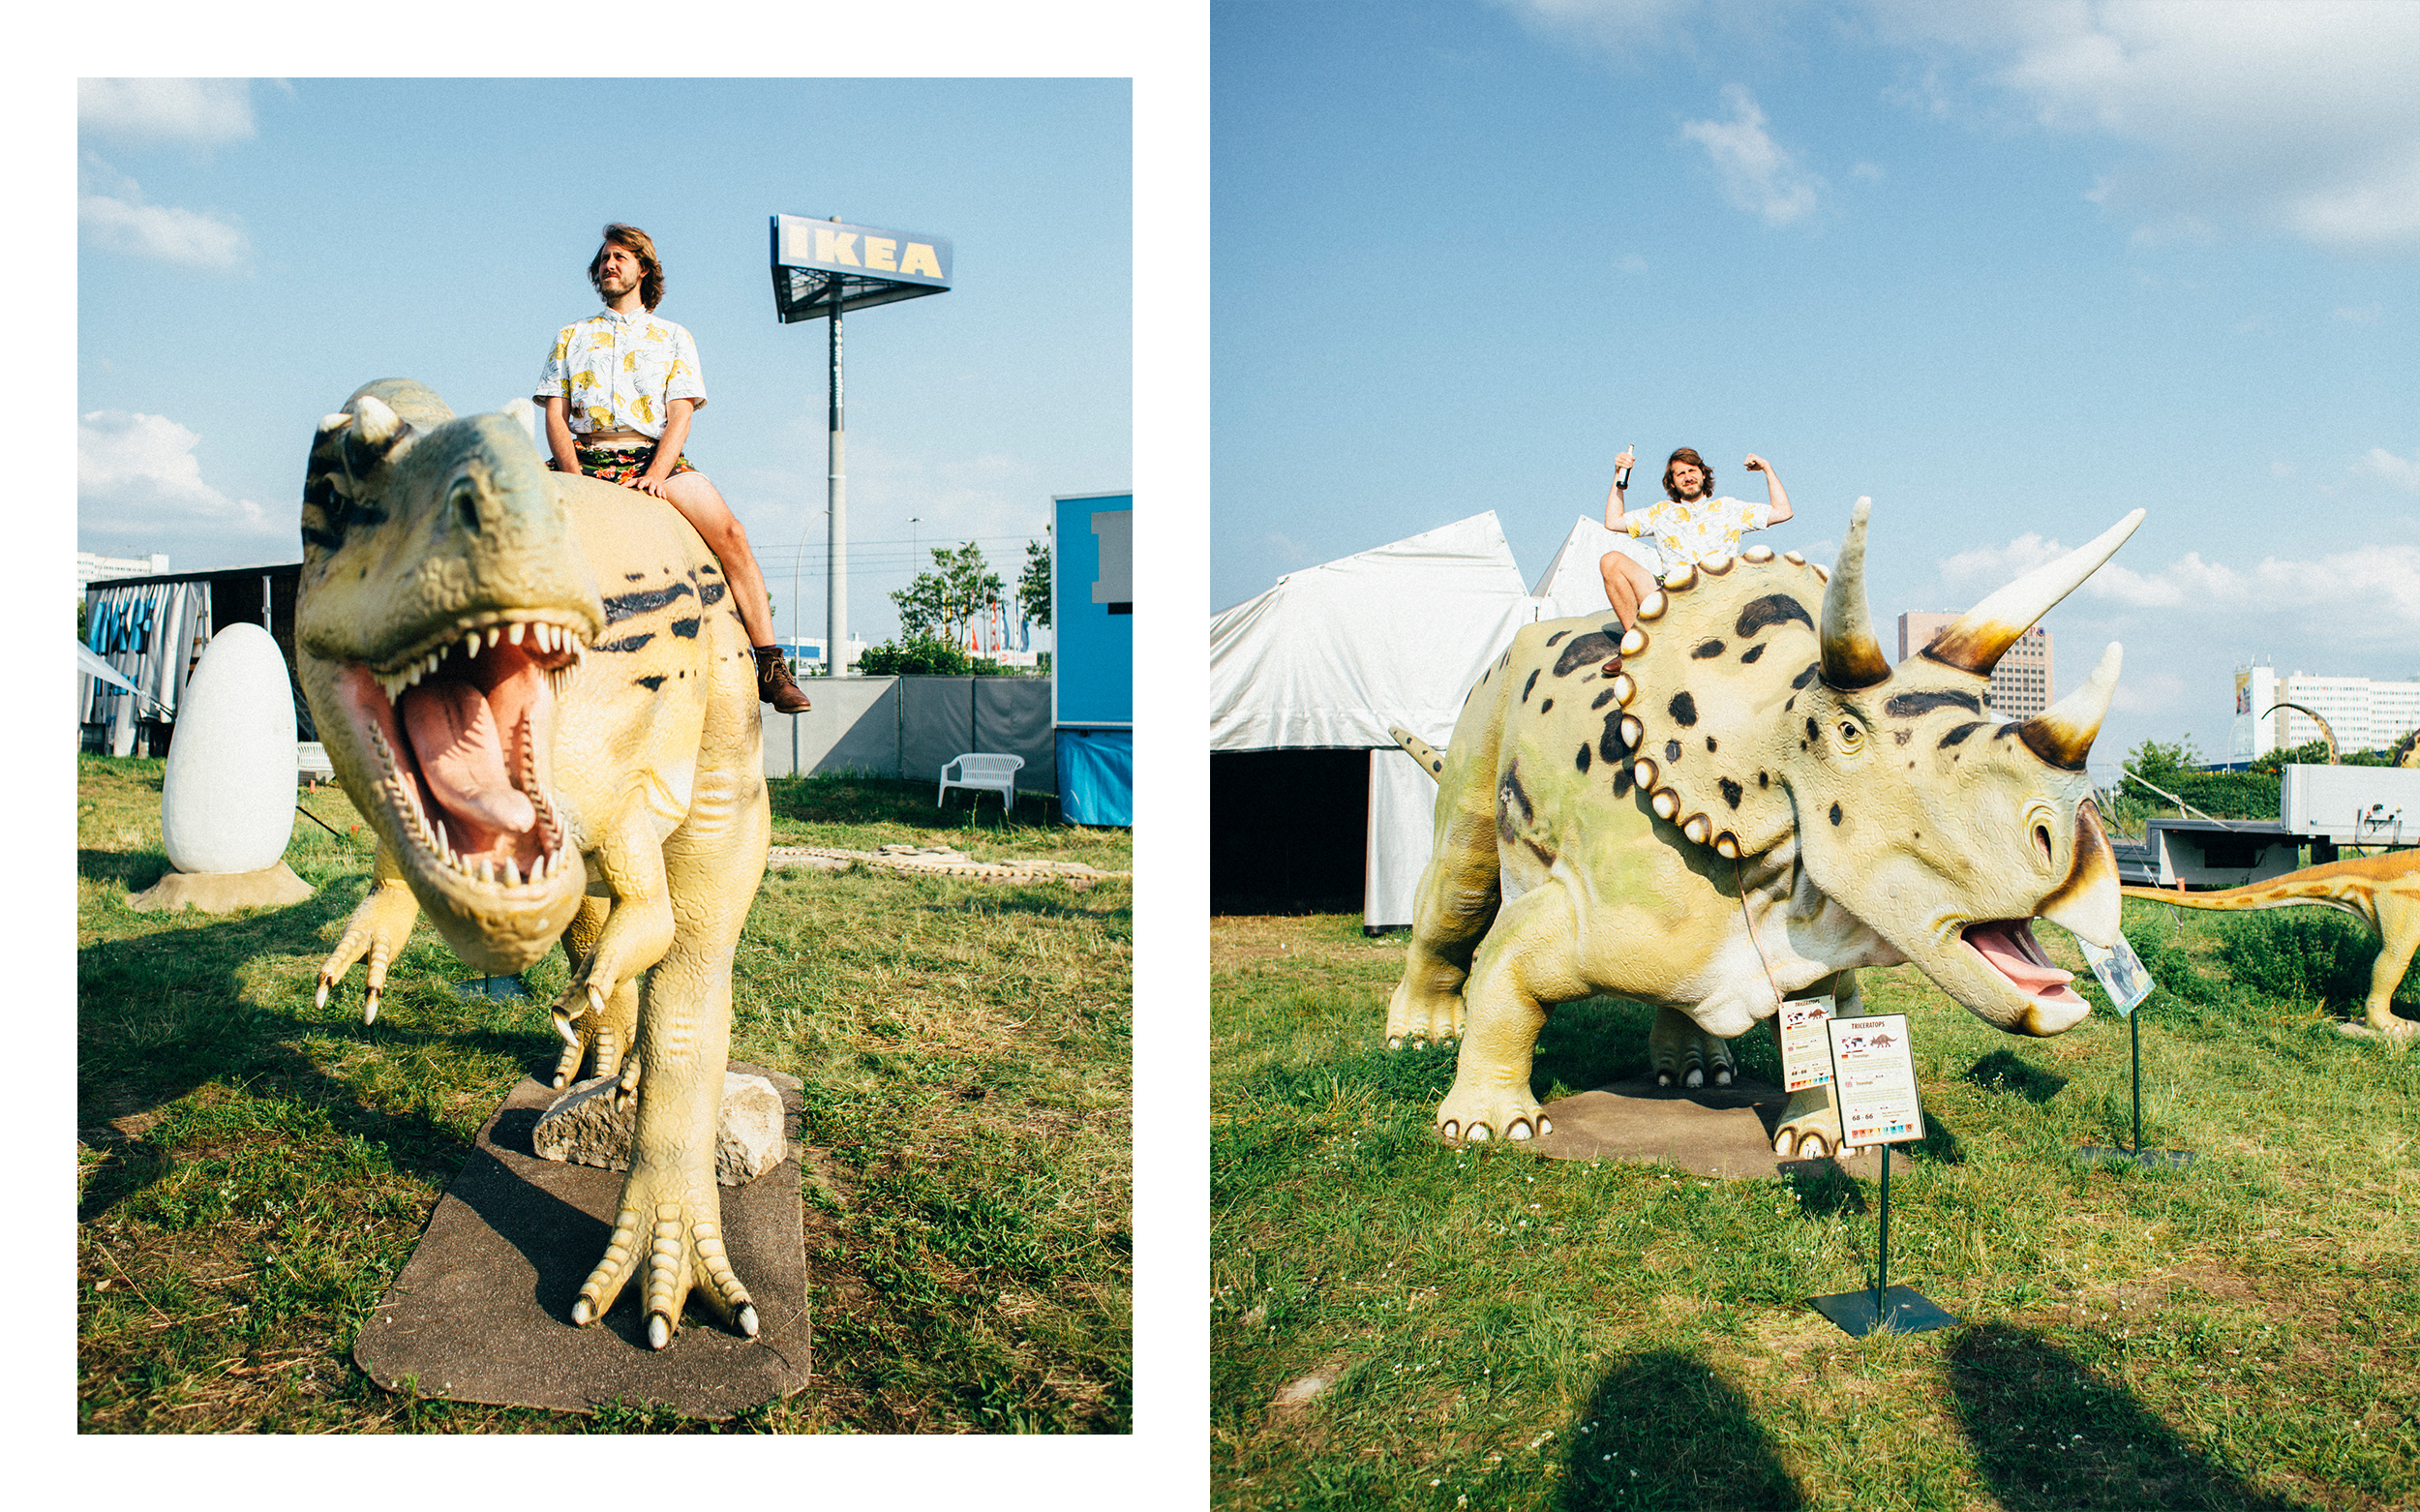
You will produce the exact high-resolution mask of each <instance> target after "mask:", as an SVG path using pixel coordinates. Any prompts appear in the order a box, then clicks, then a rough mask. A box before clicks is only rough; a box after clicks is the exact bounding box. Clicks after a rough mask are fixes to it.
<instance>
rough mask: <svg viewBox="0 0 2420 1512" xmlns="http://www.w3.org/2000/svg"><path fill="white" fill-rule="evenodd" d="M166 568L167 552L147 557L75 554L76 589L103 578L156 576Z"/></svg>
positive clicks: (81, 589)
mask: <svg viewBox="0 0 2420 1512" xmlns="http://www.w3.org/2000/svg"><path fill="white" fill-rule="evenodd" d="M167 570H168V554H167V553H166V552H164V551H161V552H153V553H152V554H151V555H150V556H148V557H96V556H94V555H93V554H92V553H91V552H88V551H79V552H77V553H76V591H77V592H79V593H80V592H82V591H83V590H84V585H86V584H88V583H93V582H96V581H99V580H100V579H103V578H141V577H157V576H159V575H160V574H161V573H163V572H166V571H167Z"/></svg>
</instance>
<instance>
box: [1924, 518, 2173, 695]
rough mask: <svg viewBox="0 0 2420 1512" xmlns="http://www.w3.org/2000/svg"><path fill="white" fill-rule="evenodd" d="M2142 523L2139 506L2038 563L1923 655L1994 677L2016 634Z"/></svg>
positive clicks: (2091, 571)
mask: <svg viewBox="0 0 2420 1512" xmlns="http://www.w3.org/2000/svg"><path fill="white" fill-rule="evenodd" d="M2142 523H2143V512H2142V511H2141V510H2139V509H2137V510H2135V511H2134V512H2133V514H2130V515H2128V516H2127V517H2126V518H2125V519H2123V520H2120V521H2119V522H2118V523H2117V524H2115V525H2113V526H2111V527H2109V528H2108V529H2105V530H2103V531H2102V532H2101V534H2100V535H2099V536H2097V537H2096V538H2094V539H2093V540H2091V541H2090V542H2087V543H2086V544H2084V545H2082V546H2079V547H2077V548H2076V549H2075V550H2073V551H2072V552H2069V553H2068V554H2067V555H2066V556H2064V557H2062V558H2060V559H2058V560H2056V561H2051V562H2044V563H2043V564H2042V565H2041V566H2039V567H2036V568H2035V569H2034V570H2033V571H2031V572H2028V573H2027V574H2025V575H2024V576H2023V577H2021V578H2019V579H2017V580H2016V581H2015V582H2013V583H2012V584H2010V585H2009V586H2008V587H2006V588H2004V589H2002V590H2000V591H1999V592H1997V593H1994V594H1992V595H1991V596H1990V597H1989V598H1986V599H1984V600H1983V601H1982V602H1981V603H1980V604H1977V605H1976V606H1975V607H1974V608H1972V609H1970V610H1968V611H1967V612H1966V613H1964V614H1962V615H1960V616H1958V618H1957V620H1956V621H1955V622H1954V623H1952V624H1951V626H1950V627H1949V628H1948V629H1946V630H1944V631H1942V632H1941V633H1940V634H1939V635H1936V636H1934V637H1933V641H1932V644H1931V645H1930V646H1927V647H1925V648H1924V654H1925V655H1927V656H1930V657H1931V658H1932V659H1933V660H1935V661H1937V662H1941V663H1942V664H1944V665H1945V666H1951V667H1955V668H1957V669H1959V670H1960V671H1962V672H1976V673H1981V675H1982V676H1984V677H1989V676H1991V669H1992V668H1993V667H1995V666H1998V665H1999V663H2000V657H2001V655H2002V654H2003V653H2004V652H2006V651H2007V650H2008V649H2009V648H2010V647H2012V646H2014V645H2015V644H2016V640H2017V637H2018V636H2020V635H2023V634H2024V633H2025V632H2026V631H2027V630H2030V629H2032V628H2033V627H2034V621H2035V620H2039V619H2041V618H2042V616H2043V615H2046V614H2048V613H2049V612H2050V606H2051V605H2053V604H2056V603H2057V602H2058V601H2059V600H2060V599H2062V598H2065V597H2067V595H2068V594H2070V593H2072V592H2073V591H2075V589H2076V586H2077V585H2078V584H2080V583H2082V582H2083V581H2084V580H2085V579H2086V578H2088V577H2091V576H2092V575H2093V574H2094V573H2095V572H2097V571H2099V570H2100V569H2101V564H2102V562H2104V561H2107V560H2108V559H2110V558H2111V557H2112V556H2114V555H2116V553H2117V549H2118V548H2119V547H2120V546H2123V545H2125V544H2126V538H2127V537H2128V536H2130V535H2132V534H2133V533H2134V527H2136V526H2138V525H2140V524H2142Z"/></svg>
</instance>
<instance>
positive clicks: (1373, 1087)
mask: <svg viewBox="0 0 2420 1512" xmlns="http://www.w3.org/2000/svg"><path fill="white" fill-rule="evenodd" d="M2251 917H2252V918H2253V919H2254V920H2259V921H2262V922H2260V923H2257V924H2254V923H2249V922H2235V921H2232V920H2230V919H2229V918H2227V917H2226V916H2213V915H2206V914H2193V913H2180V914H2179V915H2178V916H2177V917H2176V918H2174V919H2171V917H2170V914H2169V910H2167V909H2166V908H2165V907H2164V906H2163V905H2159V904H2150V903H2146V904H2137V903H2129V904H2128V905H2127V920H2128V930H2129V933H2130V936H2132V937H2133V939H2134V940H2135V942H2136V947H2137V950H2138V951H2139V952H2140V953H2142V954H2143V955H2144V957H2145V959H2146V961H2147V962H2148V964H2149V965H2150V966H2151V968H2152V970H2153V972H2154V975H2155V977H2156V978H2157V979H2158V980H2159V981H2160V982H2161V983H2163V990H2162V991H2160V992H2157V993H2155V994H2154V995H2153V997H2152V998H2151V999H2150V1000H2148V1001H2147V1002H2146V1003H2145V1004H2144V1005H2143V1007H2142V1009H2141V1010H2140V1013H2142V1015H2143V1018H2144V1022H2143V1045H2142V1060H2143V1112H2144V1119H2145V1125H2146V1128H2145V1141H2146V1143H2147V1144H2148V1145H2149V1146H2151V1147H2155V1148H2157V1147H2168V1148H2182V1149H2191V1150H2193V1151H2195V1152H2197V1153H2198V1156H2199V1159H2198V1161H2197V1162H2196V1163H2195V1164H2193V1165H2192V1166H2190V1167H2188V1168H2186V1169H2183V1170H2178V1171H2152V1170H2134V1169H2131V1168H2128V1169H2117V1168H2103V1169H2086V1168H2082V1167H2079V1166H2078V1165H2077V1164H2074V1163H2073V1162H2072V1161H2071V1159H2070V1155H2069V1152H2070V1150H2071V1149H2072V1147H2073V1146H2075V1145H2078V1144H2084V1143H2098V1144H2110V1143H2123V1142H2125V1140H2126V1139H2127V1137H2128V1135H2129V1134H2130V1133H2131V1127H2130V1119H2131V1104H2130V1100H2129V1087H2130V1082H2129V1079H2128V1057H2127V1029H2126V1025H2125V1023H2124V1021H2123V1020H2121V1019H2119V1018H2117V1017H2115V1016H2114V1015H2112V1014H2110V1013H2108V1010H2107V1006H2106V1004H2105V1002H2104V1001H2102V999H2101V998H2100V997H2099V995H2098V988H2097V987H2094V986H2091V985H2089V979H2086V981H2087V992H2088V995H2090V996H2092V997H2093V998H2094V1002H2095V1005H2096V1012H2095V1013H2094V1015H2093V1016H2092V1017H2091V1018H2090V1019H2088V1020H2086V1021H2085V1022H2084V1023H2083V1024H2081V1025H2079V1026H2078V1027H2077V1028H2075V1029H2074V1030H2072V1031H2071V1032H2069V1033H2068V1034H2066V1035H2064V1036H2061V1037H2059V1038H2057V1039H2052V1040H2017V1039H2012V1038H2009V1037H2006V1036H2003V1035H2001V1034H2000V1033H1998V1032H1997V1031H1995V1030H1993V1029H1990V1028H1989V1027H1987V1026H1985V1025H1983V1024H1982V1023H1981V1022H1980V1021H1978V1020H1977V1019H1975V1018H1974V1017H1973V1016H1972V1015H1971V1014H1969V1013H1967V1012H1966V1011H1965V1010H1963V1009H1961V1008H1959V1007H1957V1006H1956V1005H1955V1004H1954V1003H1952V1002H1951V1000H1950V999H1949V998H1948V997H1947V996H1946V995H1944V994H1943V993H1942V992H1941V991H1940V990H1939V989H1938V988H1936V987H1934V986H1933V985H1932V984H1931V983H1929V982H1928V981H1927V980H1925V979H1924V978H1923V977H1921V975H1920V974H1918V973H1917V972H1915V971H1914V970H1913V969H1912V968H1907V967H1901V968H1898V969H1896V970H1892V971H1882V972H1868V973H1864V974H1863V975H1862V981H1863V984H1864V990H1865V997H1866V1002H1867V1004H1868V1006H1869V1008H1871V1009H1872V1010H1873V1011H1876V1012H1904V1013H1908V1014H1909V1015H1910V1024H1911V1027H1912V1029H1913V1031H1914V1040H1915V1045H1916V1050H1917V1057H1918V1067H1919V1072H1920V1076H1921V1085H1922V1091H1923V1097H1924V1104H1925V1116H1926V1119H1927V1122H1928V1124H1929V1127H1930V1130H1931V1136H1930V1137H1929V1138H1928V1139H1927V1140H1926V1141H1925V1142H1924V1143H1923V1144H1921V1146H1915V1147H1901V1150H1900V1152H1899V1153H1898V1154H1897V1155H1896V1156H1895V1157H1894V1159H1893V1163H1892V1164H1893V1170H1892V1181H1891V1279H1892V1280H1893V1281H1894V1282H1903V1283H1906V1284H1908V1285H1913V1286H1915V1287H1917V1288H1918V1289H1919V1290H1921V1291H1922V1292H1923V1293H1924V1294H1925V1295H1926V1296H1928V1297H1930V1298H1931V1299H1932V1300H1933V1301H1935V1302H1936V1303H1939V1304H1940V1305H1942V1306H1943V1307H1945V1308H1947V1309H1948V1310H1949V1311H1951V1313H1952V1314H1954V1315H1957V1316H1958V1317H1959V1318H1960V1319H1962V1320H1963V1322H1962V1325H1961V1326H1959V1327H1956V1328H1953V1329H1949V1330H1943V1331H1940V1332H1936V1333H1928V1334H1920V1335H1908V1336H1876V1337H1871V1338H1868V1339H1865V1340H1863V1341H1857V1340H1852V1339H1850V1338H1849V1337H1848V1336H1847V1335H1845V1334H1843V1333H1841V1332H1839V1331H1838V1330H1837V1329H1836V1328H1834V1327H1833V1326H1832V1324H1830V1322H1829V1321H1827V1320H1826V1319H1824V1318H1823V1317H1822V1316H1820V1315H1817V1314H1816V1313H1815V1312H1813V1311H1812V1310H1811V1309H1810V1308H1809V1307H1808V1306H1807V1301H1806V1299H1807V1298H1809V1297H1811V1296H1816V1295H1822V1294H1826V1293H1831V1292H1839V1291H1846V1290H1851V1289H1854V1288H1856V1287H1860V1286H1864V1285H1871V1284H1872V1279H1873V1262H1874V1257H1875V1256H1874V1245H1875V1241H1876V1213H1875V1212H1874V1209H1873V1203H1874V1200H1875V1194H1874V1190H1873V1187H1872V1185H1871V1184H1870V1183H1866V1182H1862V1181H1856V1180H1852V1179H1850V1178H1848V1177H1846V1176H1844V1175H1841V1174H1839V1173H1837V1172H1836V1171H1829V1172H1828V1174H1827V1175H1826V1176H1824V1177H1822V1178H1814V1179H1804V1180H1796V1181H1792V1180H1785V1179H1783V1178H1781V1177H1778V1176H1775V1177H1771V1178H1767V1179H1762V1180H1747V1181H1731V1182H1723V1181H1709V1180H1705V1179H1701V1178H1697V1177H1694V1176H1690V1175H1687V1174H1686V1173H1683V1172H1680V1171H1678V1170H1675V1169H1673V1168H1671V1167H1661V1166H1649V1165H1636V1164H1619V1163H1613V1162H1606V1163H1597V1164H1589V1163H1584V1162H1557V1161H1549V1160H1544V1159H1541V1158H1539V1157H1537V1156H1535V1155H1533V1154H1530V1153H1528V1151H1526V1150H1525V1149H1523V1148H1521V1147H1519V1146H1511V1145H1505V1144H1501V1143H1499V1144H1495V1145H1491V1146H1486V1147H1483V1148H1482V1149H1481V1150H1479V1151H1471V1152H1462V1153H1457V1152H1456V1151H1454V1150H1452V1149H1449V1148H1447V1147H1445V1146H1444V1145H1442V1144H1440V1143H1439V1142H1437V1140H1436V1139H1435V1138H1434V1137H1433V1136H1432V1134H1431V1133H1430V1119H1431V1117H1432V1115H1433V1112H1434V1109H1435V1107H1436V1104H1437V1101H1438V1099H1439V1098H1441V1097H1442V1096H1443V1095H1444V1092H1445V1090H1446V1088H1447V1087H1448V1085H1449V1084H1450V1083H1451V1080H1452V1076H1453V1052H1452V1051H1451V1050H1450V1049H1444V1050H1436V1049H1413V1050H1410V1051H1406V1052H1401V1053H1396V1054H1389V1053H1388V1052H1387V1051H1386V1049H1385V1048H1384V1038H1383V1033H1382V1030H1383V1021H1384V1012H1385V1009H1384V1004H1385V994H1386V992H1387V990H1388V989H1389V988H1390V987H1391V986H1392V985H1393V983H1394V981H1395V979H1396V977H1397V975H1398V974H1399V973H1400V971H1401V968H1402V958H1403V953H1402V942H1401V937H1400V936H1398V937H1394V938H1391V939H1387V940H1382V941H1365V940H1364V939H1363V938H1362V936H1361V932H1360V929H1359V927H1358V925H1359V921H1358V920H1357V919H1355V918H1351V917H1340V916H1312V917H1304V918H1287V919H1265V918H1226V919H1220V920H1217V921H1214V923H1213V933H1212V962H1213V988H1212V1015H1213V1016H1212V1023H1213V1039H1214V1043H1213V1046H1212V1062H1211V1064H1212V1104H1213V1105H1212V1114H1211V1127H1212V1172H1211V1182H1212V1202H1213V1214H1212V1234H1213V1255H1212V1286H1213V1294H1212V1319H1213V1321H1212V1330H1213V1333H1212V1346H1211V1355H1212V1371H1213V1379H1212V1387H1211V1393H1212V1405H1213V1416H1214V1420H1213V1423H1212V1425H1211V1429H1212V1451H1211V1452H1212V1473H1213V1479H1214V1486H1215V1497H1216V1500H1217V1502H1218V1504H1219V1505H1221V1506H1222V1507H1233V1508H1263V1507H1266V1508H1279V1507H1324V1506H1333V1507H1353V1508H1368V1507H1405V1508H1441V1509H1469V1508H1497V1507H1504V1508H1516V1507H1517V1508H1532V1507H1552V1508H1565V1509H1579V1508H1615V1507H1640V1508H1650V1507H1660V1508H1675V1509H1695V1508H1712V1507H1826V1508H1830V1507H1856V1508H1859V1509H1860V1512H1870V1509H1879V1508H1914V1507H1923V1508H1935V1507H1939V1508H1963V1507H2009V1508H2042V1509H2064V1508H2077V1507H2112V1508H2116V1507H2263V1508H2267V1507H2275V1508H2286V1507H2348V1508H2409V1507H2414V1506H2420V1426H2416V1425H2420V1052H2416V1051H2415V1050H2414V1049H2412V1048H2411V1047H2409V1046H2408V1045H2405V1046H2390V1045H2384V1044H2379V1043H2360V1042H2356V1041H2353V1040H2349V1039H2346V1038H2344V1037H2343V1036H2341V1035H2339V1034H2338V1033H2337V1032H2336V1029H2335V1027H2334V1026H2335V1023H2336V1022H2338V1021H2342V1020H2343V1019H2344V1018H2346V1017H2348V1016H2353V1015H2354V1014H2356V1013H2358V1002H2357V997H2358V991H2357V990H2356V991H2355V992H2353V993H2352V994H2351V995H2350V997H2348V996H2347V995H2346V994H2345V993H2344V989H2343V987H2342V985H2341V983H2342V982H2343V981H2344V979H2345V978H2346V975H2347V973H2349V972H2350V971H2351V970H2352V969H2353V968H2354V967H2356V966H2358V965H2359V961H2360V958H2361V956H2362V954H2363V949H2364V947H2363V943H2362V937H2361V936H2360V935H2359V933H2358V932H2357V931H2355V930H2353V929H2352V928H2351V926H2350V925H2349V923H2346V924H2344V925H2343V926H2342V927H2341V928H2340V927H2339V926H2338V925H2337V922H2335V921H2334V920H2333V919H2332V918H2331V917H2330V916H2327V915H2324V914H2322V913H2320V912H2319V911H2317V910H2312V909H2293V910H2287V911H2284V912H2282V913H2278V914H2269V915H2258V916H2251ZM2042 936H2044V937H2045V943H2046V944H2049V945H2050V947H2051V949H2052V952H2053V953H2054V954H2056V955H2059V956H2060V957H2061V958H2062V960H2063V963H2064V964H2066V965H2068V966H2070V967H2071V968H2075V969H2078V970H2079V971H2080V963H2079V962H2078V961H2077V959H2076V958H2075V956H2074V954H2073V953H2072V944H2071V942H2069V940H2068V938H2067V937H2066V936H2065V935H2064V934H2063V933H2061V932H2060V931H2058V930H2056V929H2050V928H2044V929H2042ZM2282 962H2283V964H2281V963H2282ZM2286 967H2290V968H2291V969H2290V970H2288V969H2285V968H2286ZM2251 979H2260V980H2259V982H2258V984H2257V985H2247V984H2246V983H2247V982H2248V981H2249V980H2251ZM2281 980H2283V985H2284V989H2285V990H2280V985H2281ZM2364 980H2366V978H2365V979H2364ZM2312 983H2318V985H2317V986H2316V987H2314V986H2313V985H2312ZM2332 983H2333V985H2331V984H2332ZM2331 994H2333V996H2331ZM2404 997H2405V998H2409V999H2413V1001H2411V1002H2409V1003H2406V1004H2405V1006H2404V1008H2403V1012H2404V1013H2406V1014H2407V1015H2410V1016H2414V1017H2420V982H2414V983H2405V988H2404ZM2399 1001H2401V1000H2400V999H2399ZM1648 1022H1649V1015H1648V1013H1647V1012H1646V1011H1645V1010H1644V1009H1641V1008H1638V1007H1637V1006H1635V1005H1630V1004H1623V1003H1617V1002H1611V1001H1607V1000H1595V1001H1591V1002H1589V1003H1586V1004H1579V1005H1571V1006H1566V1007H1564V1008H1560V1009H1558V1010H1557V1011H1556V1012H1555V1013H1554V1016H1553V1018H1552V1019H1551V1020H1550V1022H1549V1025H1548V1028H1547V1031H1546V1034H1545V1036H1544V1038H1543V1040H1542V1042H1541V1043H1540V1046H1539V1055H1538V1060H1537V1071H1536V1077H1535V1082H1534V1090H1535V1091H1536V1092H1537V1094H1538V1095H1539V1096H1540V1097H1542V1098H1552V1097H1558V1096H1562V1095H1564V1094H1566V1093H1569V1092H1574V1091H1579V1090H1583V1089H1586V1088H1588V1087H1591V1086H1595V1085H1600V1084H1602V1083H1604V1082H1606V1081H1609V1080H1613V1079H1617V1078H1618V1077H1621V1076H1624V1075H1628V1074H1634V1073H1637V1072H1640V1071H1644V1070H1645V1069H1646V1067H1647V1059H1646V1031H1647V1026H1648ZM1740 1043H1741V1045H1742V1046H1743V1047H1751V1053H1750V1054H1749V1056H1748V1057H1747V1074H1749V1075H1750V1076H1752V1077H1754V1078H1755V1079H1758V1080H1764V1081H1772V1080H1775V1079H1777V1075H1778V1064H1777V1060H1778V1057H1777V1053H1776V1051H1775V1048H1774V1046H1773V1043H1772V1040H1771V1037H1770V1033H1767V1032H1760V1033H1758V1034H1756V1035H1753V1036H1750V1037H1749V1038H1747V1039H1745V1040H1743V1041H1741V1042H1740Z"/></svg>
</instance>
